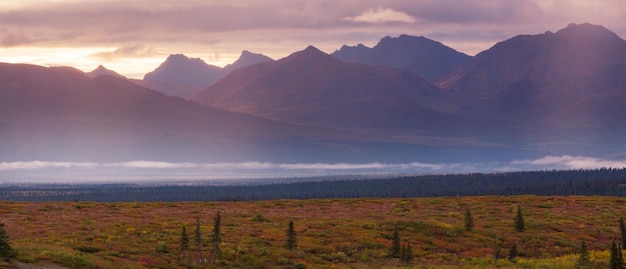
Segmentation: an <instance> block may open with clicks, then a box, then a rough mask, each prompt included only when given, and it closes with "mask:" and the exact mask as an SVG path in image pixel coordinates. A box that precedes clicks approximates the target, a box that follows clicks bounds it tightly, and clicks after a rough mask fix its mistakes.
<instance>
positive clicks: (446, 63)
mask: <svg viewBox="0 0 626 269" xmlns="http://www.w3.org/2000/svg"><path fill="white" fill-rule="evenodd" d="M331 55H332V56H334V57H336V58H337V59H340V60H342V61H344V62H355V63H364V64H369V65H380V66H390V67H398V68H406V69H409V70H411V71H413V72H415V73H416V74H418V75H420V76H422V77H424V78H426V79H428V80H431V81H432V80H435V79H439V78H441V77H442V76H445V75H448V74H449V73H451V72H452V71H454V70H455V69H456V68H458V67H459V66H461V65H463V64H464V63H466V62H468V61H469V60H470V59H471V57H470V56H467V55H465V54H463V53H460V52H458V51H456V50H454V49H452V48H449V47H447V46H445V45H443V44H441V43H439V42H437V41H433V40H430V39H428V38H425V37H422V36H420V37H415V36H408V35H401V36H399V37H395V38H392V37H388V36H387V37H385V38H383V39H381V40H380V42H378V44H377V45H376V46H374V47H373V48H368V47H366V46H364V45H363V44H359V45H357V46H353V47H350V46H346V45H344V46H343V47H341V49H339V50H337V51H335V52H333V53H332V54H331Z"/></svg>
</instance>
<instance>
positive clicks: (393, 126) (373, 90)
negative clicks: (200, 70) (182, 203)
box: [192, 46, 465, 132]
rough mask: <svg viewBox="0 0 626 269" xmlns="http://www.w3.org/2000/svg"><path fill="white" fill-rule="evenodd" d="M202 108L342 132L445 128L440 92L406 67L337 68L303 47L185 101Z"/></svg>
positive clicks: (444, 99)
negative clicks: (219, 109) (212, 108)
mask: <svg viewBox="0 0 626 269" xmlns="http://www.w3.org/2000/svg"><path fill="white" fill-rule="evenodd" d="M192 100H194V101H196V102H199V103H201V104H204V105H210V106H215V107H219V108H223V109H228V110H232V111H238V112H243V113H247V114H251V115H255V116H259V117H265V118H269V119H274V120H280V121H285V122H289V123H297V124H310V125H316V126H324V127H332V128H337V129H349V130H359V129H360V130H363V129H366V130H367V129H371V130H375V129H376V130H388V131H392V130H409V131H415V130H420V131H422V132H429V131H437V132H441V131H444V130H449V128H458V127H459V126H462V125H463V124H465V123H464V122H463V121H461V120H460V119H458V118H456V117H453V116H449V115H446V114H444V113H442V112H440V110H445V108H446V107H448V106H452V105H453V100H452V99H450V98H449V96H447V94H446V93H445V92H442V91H440V90H439V89H438V88H437V87H435V86H434V85H432V84H431V83H429V82H428V81H426V80H424V79H423V78H421V77H419V76H417V75H415V74H414V73H412V72H409V71H408V70H403V69H395V68H388V67H374V66H369V65H363V64H356V63H344V62H342V61H340V60H337V59H335V58H333V57H331V56H329V55H328V54H325V53H323V52H321V51H319V50H318V49H316V48H314V47H312V46H309V47H307V48H306V49H305V50H303V51H300V52H296V53H294V54H292V55H290V56H288V57H286V58H283V59H281V60H278V61H276V62H271V63H264V64H258V65H255V66H251V67H247V68H242V69H239V70H237V71H235V72H233V73H231V74H229V75H228V76H226V77H224V78H222V79H221V80H219V81H217V82H216V83H214V84H213V85H211V86H209V87H208V88H207V89H205V90H204V91H202V92H200V93H199V94H197V95H196V96H194V97H193V98H192Z"/></svg>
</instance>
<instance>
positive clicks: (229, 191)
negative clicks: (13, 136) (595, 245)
mask: <svg viewBox="0 0 626 269" xmlns="http://www.w3.org/2000/svg"><path fill="white" fill-rule="evenodd" d="M485 195H542V196H554V195H601V196H625V195H626V169H610V168H603V169H593V170H564V171H556V170H554V171H531V172H507V173H472V174H449V175H420V176H402V177H397V178H387V179H366V180H332V179H330V180H320V181H311V182H298V183H276V184H267V185H237V186H234V185H230V186H228V185H226V186H224V185H222V186H213V185H205V184H200V183H199V184H197V185H175V184H165V185H158V186H146V185H138V184H137V185H136V184H103V185H29V186H5V187H1V188H0V199H1V200H12V201H73V200H79V201H99V202H124V201H127V202H149V201H164V202H175V201H251V200H275V199H324V198H361V197H378V198H390V197H399V198H411V197H440V196H485Z"/></svg>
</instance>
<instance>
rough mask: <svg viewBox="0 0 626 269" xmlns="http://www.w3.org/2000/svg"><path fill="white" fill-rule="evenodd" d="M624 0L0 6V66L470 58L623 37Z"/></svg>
mask: <svg viewBox="0 0 626 269" xmlns="http://www.w3.org/2000/svg"><path fill="white" fill-rule="evenodd" d="M624 18H626V5H624V3H623V0H524V1H519V0H396V1H394V0H388V1H374V0H340V1H338V0H246V1H222V0H215V1H214V0H187V1H185V0H178V1H166V0H136V1H127V0H2V1H0V62H21V63H33V64H38V65H46V66H56V65H68V66H73V67H76V68H79V69H81V70H84V71H89V70H91V69H94V68H96V67H97V66H98V65H99V64H103V65H105V66H106V67H108V68H110V69H113V70H116V71H118V72H119V73H121V74H123V75H126V76H128V77H133V78H142V77H143V75H144V74H145V73H147V72H149V71H151V70H153V69H154V68H156V67H157V66H158V65H159V64H160V63H161V62H163V61H164V59H165V58H166V57H167V56H168V55H169V54H172V53H183V54H185V55H187V56H190V57H200V58H202V59H203V60H204V61H205V62H207V63H209V64H214V65H218V66H223V65H225V64H228V63H231V62H233V61H234V60H235V59H236V58H237V57H238V56H239V54H240V53H241V51H242V50H250V51H252V52H256V53H263V54H266V55H268V56H270V57H272V58H275V59H278V58H282V57H284V56H287V55H288V54H290V53H292V52H294V51H298V50H302V49H304V48H305V47H306V46H307V45H314V46H316V47H318V48H319V49H321V50H323V51H325V52H328V53H330V52H333V51H334V50H336V49H338V48H340V47H341V45H343V44H347V45H356V44H358V43H363V44H365V45H367V46H373V45H375V44H376V43H377V41H378V40H379V39H380V38H382V37H384V36H387V35H389V36H397V35H400V34H409V35H416V36H419V35H423V36H426V37H428V38H431V39H434V40H437V41H440V42H442V43H444V44H446V45H448V46H450V47H452V48H454V49H456V50H458V51H461V52H464V53H467V54H469V55H474V54H476V53H478V52H480V51H482V50H485V49H487V48H489V47H490V46H492V45H493V44H494V43H495V42H497V41H501V40H504V39H507V38H510V37H512V36H515V35H517V34H539V33H543V32H545V31H553V32H554V31H557V30H559V29H561V28H564V27H565V26H566V25H567V24H569V23H583V22H589V23H593V24H601V25H604V26H605V27H607V28H608V29H610V30H612V31H614V32H616V33H617V34H618V35H619V36H621V37H622V38H624V37H626V23H624V22H626V20H625V19H624Z"/></svg>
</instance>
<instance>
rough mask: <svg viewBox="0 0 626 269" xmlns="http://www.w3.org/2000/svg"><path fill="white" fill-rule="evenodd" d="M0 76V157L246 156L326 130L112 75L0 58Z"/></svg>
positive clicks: (167, 158)
mask: <svg viewBox="0 0 626 269" xmlns="http://www.w3.org/2000/svg"><path fill="white" fill-rule="evenodd" d="M0 80H1V81H3V85H2V87H0V141H1V142H0V148H1V149H2V150H1V152H2V156H0V157H1V158H2V159H6V158H12V159H13V160H15V159H22V158H25V159H28V160H32V159H52V160H80V161H84V160H103V159H106V160H108V159H113V160H124V159H126V160H134V159H162V160H177V161H180V160H201V159H205V160H210V159H215V158H218V157H219V158H221V159H240V158H244V159H245V158H253V157H252V156H257V154H258V152H257V153H255V151H257V150H259V147H264V146H263V145H265V147H270V146H271V145H274V144H273V143H274V142H276V141H282V142H281V143H283V144H289V141H290V139H292V138H299V139H301V140H302V139H306V138H307V137H308V138H310V139H311V140H314V139H316V138H322V137H325V134H326V133H330V134H332V132H329V131H320V130H315V129H312V128H304V127H297V128H296V127H293V126H289V125H286V124H282V123H276V122H272V121H269V120H265V119H260V118H256V117H252V116H249V115H244V114H241V113H236V112H229V111H224V110H221V109H216V108H211V107H205V106H201V105H199V104H196V103H194V102H191V101H186V100H183V99H180V98H178V97H168V96H165V95H163V94H161V93H158V92H155V91H152V90H149V89H147V88H143V87H140V86H137V85H135V84H133V83H131V82H129V81H128V80H125V79H121V78H117V77H112V76H98V77H95V78H90V77H88V76H86V75H85V74H84V73H82V72H80V71H78V70H75V69H71V68H54V67H52V68H45V67H39V66H33V65H23V64H0ZM273 141H274V142H273ZM305 144H306V143H305ZM280 148H281V147H280V146H277V151H279V150H278V149H280ZM263 154H267V155H271V153H267V152H266V153H263Z"/></svg>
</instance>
